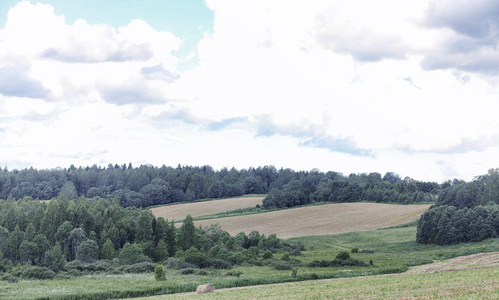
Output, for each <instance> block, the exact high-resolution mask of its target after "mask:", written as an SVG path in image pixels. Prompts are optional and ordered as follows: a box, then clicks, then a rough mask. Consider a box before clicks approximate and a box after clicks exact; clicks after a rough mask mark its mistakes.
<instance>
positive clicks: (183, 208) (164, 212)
mask: <svg viewBox="0 0 499 300" xmlns="http://www.w3.org/2000/svg"><path fill="white" fill-rule="evenodd" d="M263 198H265V197H264V196H255V197H238V198H228V199H221V200H212V201H203V202H196V203H185V204H175V205H167V206H161V207H155V208H153V209H151V212H152V213H153V214H154V216H155V217H156V218H159V217H163V218H165V219H167V220H170V221H171V220H183V219H184V218H185V216H186V215H191V216H192V217H193V218H195V217H200V216H204V215H212V214H216V213H221V212H226V211H231V210H236V209H241V208H248V207H255V205H257V204H262V200H263Z"/></svg>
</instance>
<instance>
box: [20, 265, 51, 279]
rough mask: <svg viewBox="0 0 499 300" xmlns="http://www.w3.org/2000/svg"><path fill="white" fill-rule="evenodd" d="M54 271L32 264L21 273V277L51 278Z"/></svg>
mask: <svg viewBox="0 0 499 300" xmlns="http://www.w3.org/2000/svg"><path fill="white" fill-rule="evenodd" d="M54 277H55V272H54V271H52V270H50V269H49V268H46V267H38V266H32V267H28V268H26V269H24V271H23V272H22V273H21V278H23V279H53V278H54Z"/></svg>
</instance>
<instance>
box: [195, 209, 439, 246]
mask: <svg viewBox="0 0 499 300" xmlns="http://www.w3.org/2000/svg"><path fill="white" fill-rule="evenodd" d="M200 204H201V203H200ZM429 207H430V205H395V204H380V203H337V204H325V205H317V206H307V207H300V208H293V209H285V210H279V211H273V212H267V213H261V214H254V215H245V216H235V217H227V218H219V219H209V220H201V221H196V222H194V224H195V225H196V226H199V225H201V226H202V227H205V226H209V225H210V224H215V223H219V224H220V225H221V227H222V229H223V230H226V231H228V232H229V233H230V234H231V235H236V234H238V233H239V232H242V231H243V232H245V233H246V234H249V233H250V232H251V231H253V230H257V231H259V232H260V233H261V234H262V233H264V234H266V235H268V234H271V233H275V234H277V236H278V237H279V238H291V237H300V236H312V235H329V234H339V233H347V232H355V231H367V230H373V229H378V228H385V227H390V226H397V225H401V224H406V223H410V222H413V221H416V220H417V219H418V218H419V217H420V216H421V214H423V212H425V211H426V210H427V209H428V208H429Z"/></svg>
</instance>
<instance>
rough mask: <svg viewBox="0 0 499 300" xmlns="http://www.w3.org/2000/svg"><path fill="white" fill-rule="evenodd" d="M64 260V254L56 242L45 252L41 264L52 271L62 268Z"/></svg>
mask: <svg viewBox="0 0 499 300" xmlns="http://www.w3.org/2000/svg"><path fill="white" fill-rule="evenodd" d="M65 263H66V261H65V260H64V256H63V255H62V251H61V245H60V244H59V243H56V244H55V245H54V247H52V248H51V249H50V250H48V251H47V253H45V257H44V259H43V265H44V266H46V267H47V268H49V269H51V270H52V271H54V272H58V271H59V270H62V268H64V264H65Z"/></svg>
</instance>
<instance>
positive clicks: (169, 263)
mask: <svg viewBox="0 0 499 300" xmlns="http://www.w3.org/2000/svg"><path fill="white" fill-rule="evenodd" d="M180 261H181V259H179V258H176V257H170V258H168V259H167V260H166V267H167V268H168V269H174V268H176V267H177V266H178V265H179V263H180Z"/></svg>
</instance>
